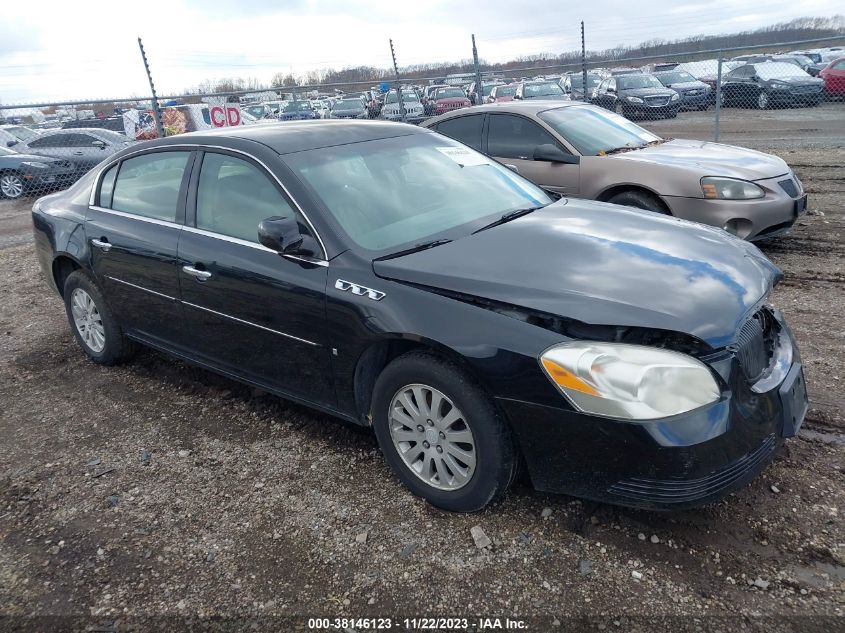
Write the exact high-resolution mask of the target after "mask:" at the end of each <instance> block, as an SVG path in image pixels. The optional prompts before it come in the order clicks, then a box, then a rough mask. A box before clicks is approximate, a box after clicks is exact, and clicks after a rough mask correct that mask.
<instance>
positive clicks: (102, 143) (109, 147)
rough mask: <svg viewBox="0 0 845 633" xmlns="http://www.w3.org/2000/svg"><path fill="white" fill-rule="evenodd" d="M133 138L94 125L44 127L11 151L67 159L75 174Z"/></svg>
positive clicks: (128, 142) (79, 173)
mask: <svg viewBox="0 0 845 633" xmlns="http://www.w3.org/2000/svg"><path fill="white" fill-rule="evenodd" d="M135 142H136V141H134V140H130V139H128V138H127V137H126V136H125V135H123V134H118V133H117V132H112V131H111V130H101V129H98V128H74V129H68V130H47V131H45V132H43V133H42V134H39V135H38V136H37V137H36V138H33V139H32V140H30V141H28V142H26V143H20V144H19V145H15V151H16V152H20V153H21V154H35V155H36V156H48V157H50V158H62V159H64V160H67V161H70V162H71V163H72V164H73V167H74V171H75V173H76V176H77V177H79V176H81V175H82V174H84V173H85V172H87V171H88V170H89V169H91V168H92V167H93V166H94V165H96V164H97V163H99V162H101V161H102V160H104V159H105V158H108V157H109V156H111V155H112V154H114V153H116V152H119V151H120V150H122V149H125V148H126V147H127V146H128V145H132V144H133V143H135Z"/></svg>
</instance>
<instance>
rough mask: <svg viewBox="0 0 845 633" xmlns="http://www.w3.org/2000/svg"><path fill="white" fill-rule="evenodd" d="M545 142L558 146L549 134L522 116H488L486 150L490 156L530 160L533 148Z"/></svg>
mask: <svg viewBox="0 0 845 633" xmlns="http://www.w3.org/2000/svg"><path fill="white" fill-rule="evenodd" d="M546 143H551V144H553V145H555V146H557V147H560V145H559V144H558V143H557V141H555V139H554V137H553V136H552V135H551V134H549V133H548V132H546V131H545V130H544V129H543V128H541V127H540V126H539V125H537V124H536V123H534V122H533V121H530V120H528V119H526V118H524V117H521V116H513V115H511V114H494V115H491V116H490V127H489V131H488V133H487V150H488V153H489V154H490V155H491V156H495V157H497V158H519V159H522V160H532V157H533V156H534V148H536V147H537V146H538V145H544V144H546Z"/></svg>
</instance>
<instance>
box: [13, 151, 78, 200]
mask: <svg viewBox="0 0 845 633" xmlns="http://www.w3.org/2000/svg"><path fill="white" fill-rule="evenodd" d="M73 174H74V169H73V165H72V164H71V163H70V162H69V161H66V160H60V159H55V158H45V157H43V156H34V155H32V154H19V153H18V152H15V151H13V150H10V149H6V148H5V147H0V198H20V197H21V196H23V195H26V194H33V193H35V194H39V193H46V191H47V190H48V189H51V188H53V187H60V186H62V185H68V184H70V182H71V181H72V180H73Z"/></svg>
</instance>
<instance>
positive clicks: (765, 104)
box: [757, 90, 772, 110]
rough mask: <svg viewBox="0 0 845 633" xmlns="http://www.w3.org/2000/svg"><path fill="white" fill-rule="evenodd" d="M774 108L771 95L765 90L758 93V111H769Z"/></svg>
mask: <svg viewBox="0 0 845 633" xmlns="http://www.w3.org/2000/svg"><path fill="white" fill-rule="evenodd" d="M771 106H772V100H771V99H770V98H769V94H768V93H767V92H766V91H765V90H761V91H760V92H758V93H757V109H758V110H768V109H769V108H770V107H771Z"/></svg>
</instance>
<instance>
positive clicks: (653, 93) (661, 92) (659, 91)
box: [619, 88, 675, 97]
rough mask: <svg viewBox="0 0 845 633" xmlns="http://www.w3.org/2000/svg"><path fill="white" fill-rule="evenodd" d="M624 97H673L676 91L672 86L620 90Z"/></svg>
mask: <svg viewBox="0 0 845 633" xmlns="http://www.w3.org/2000/svg"><path fill="white" fill-rule="evenodd" d="M619 94H620V95H621V96H623V97H671V96H672V95H673V94H675V91H674V90H672V89H670V88H632V89H630V90H625V89H623V90H620V91H619Z"/></svg>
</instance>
